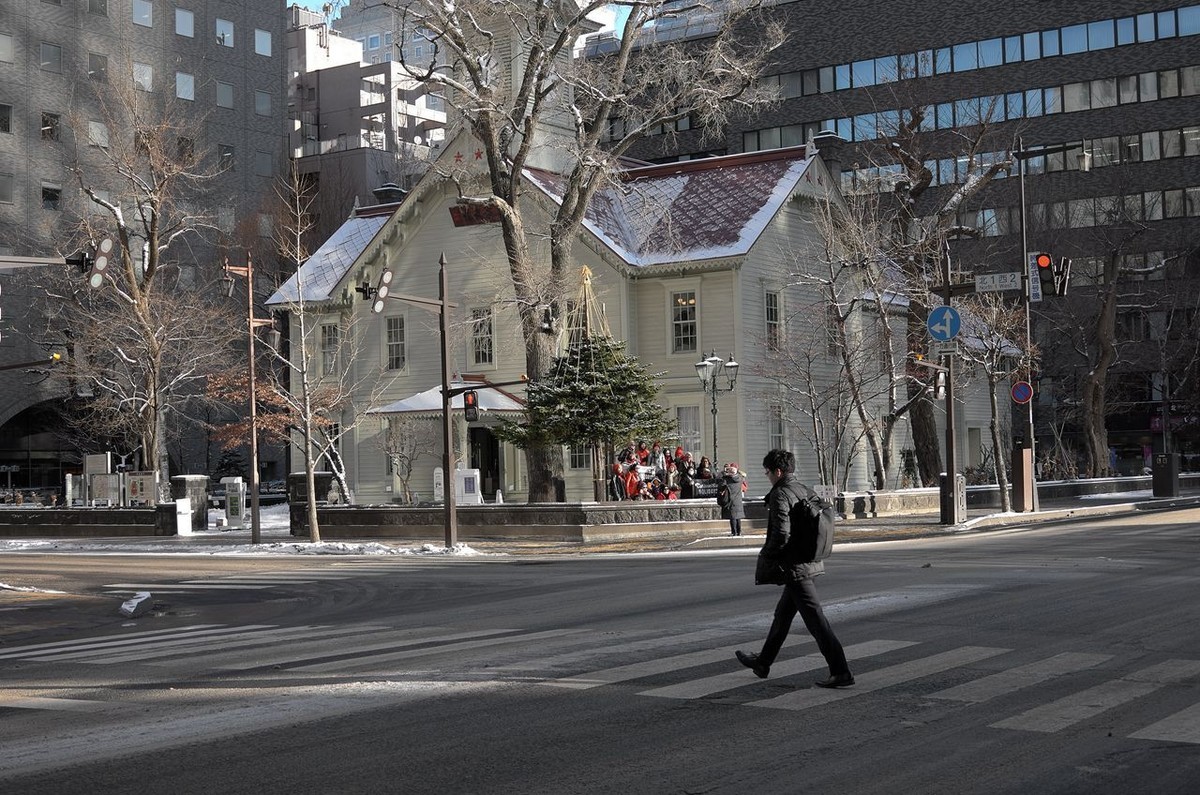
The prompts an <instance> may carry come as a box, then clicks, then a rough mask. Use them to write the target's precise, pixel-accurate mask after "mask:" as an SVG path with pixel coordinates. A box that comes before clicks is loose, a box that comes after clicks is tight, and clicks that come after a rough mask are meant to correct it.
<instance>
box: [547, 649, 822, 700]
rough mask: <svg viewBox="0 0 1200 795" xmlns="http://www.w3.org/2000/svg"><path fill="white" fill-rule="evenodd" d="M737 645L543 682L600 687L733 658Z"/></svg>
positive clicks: (576, 686) (584, 687)
mask: <svg viewBox="0 0 1200 795" xmlns="http://www.w3.org/2000/svg"><path fill="white" fill-rule="evenodd" d="M811 642H812V640H811V639H810V638H807V637H804V636H799V637H797V636H792V637H790V638H788V639H787V640H786V641H784V644H783V645H784V646H785V647H788V646H798V645H800V644H803V643H811ZM737 648H738V647H737V646H723V647H721V648H719V649H702V650H701V651H693V652H688V653H687V654H676V655H674V656H671V657H656V658H654V659H652V660H645V661H643V662H636V663H629V664H628V665H619V666H617V667H616V668H607V669H605V670H602V671H591V672H589V673H585V674H578V675H576V676H567V677H564V678H562V679H552V680H550V681H548V682H544V683H543V684H547V685H550V686H551V687H565V688H570V689H572V690H587V689H589V688H593V687H600V686H601V685H611V684H616V683H617V682H628V681H629V680H630V679H641V678H642V677H643V676H654V675H655V674H664V673H669V672H670V671H678V670H680V669H682V668H692V667H695V666H697V665H707V664H709V663H714V662H720V661H722V660H730V659H732V658H733V653H734V652H735V651H736V650H737Z"/></svg>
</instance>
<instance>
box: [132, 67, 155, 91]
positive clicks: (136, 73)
mask: <svg viewBox="0 0 1200 795" xmlns="http://www.w3.org/2000/svg"><path fill="white" fill-rule="evenodd" d="M133 85H134V87H135V88H137V89H139V90H141V91H153V90H154V67H153V66H151V65H150V64H148V63H138V62H137V61H134V62H133Z"/></svg>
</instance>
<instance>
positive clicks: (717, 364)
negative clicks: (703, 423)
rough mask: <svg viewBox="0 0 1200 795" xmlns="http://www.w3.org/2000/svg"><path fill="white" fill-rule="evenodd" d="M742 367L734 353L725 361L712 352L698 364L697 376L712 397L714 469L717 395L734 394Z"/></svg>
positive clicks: (714, 465) (714, 460)
mask: <svg viewBox="0 0 1200 795" xmlns="http://www.w3.org/2000/svg"><path fill="white" fill-rule="evenodd" d="M740 366H741V365H739V364H738V363H737V362H736V361H734V359H733V354H732V353H731V354H729V359H728V360H725V359H722V358H721V357H719V356H717V352H716V351H713V352H711V353H710V354H709V355H708V358H707V359H701V360H700V361H698V362H696V376H697V377H698V378H699V379H700V384H701V386H702V388H703V389H704V391H705V392H707V393H709V394H710V395H712V431H713V444H712V465H713V467H716V466H717V395H719V394H720V393H722V392H732V391H733V389H734V387H735V386H737V374H738V368H739V367H740ZM722 375H724V377H725V382H726V386H724V387H722V386H721V384H720V378H721V376H722Z"/></svg>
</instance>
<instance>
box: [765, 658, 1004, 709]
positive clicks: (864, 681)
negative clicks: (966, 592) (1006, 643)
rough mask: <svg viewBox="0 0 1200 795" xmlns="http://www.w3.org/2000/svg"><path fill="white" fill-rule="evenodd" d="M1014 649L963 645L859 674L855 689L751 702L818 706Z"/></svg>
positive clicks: (779, 706) (777, 706) (789, 706)
mask: <svg viewBox="0 0 1200 795" xmlns="http://www.w3.org/2000/svg"><path fill="white" fill-rule="evenodd" d="M1010 651H1012V649H997V648H992V647H990V646H963V647H962V648H958V649H951V650H950V651H946V652H942V653H941V654H934V655H933V656H931V657H922V658H921V659H918V660H911V661H909V662H906V663H900V664H899V665H893V666H890V667H888V668H880V669H879V670H876V671H868V672H867V673H865V674H860V675H858V676H857V677H856V678H857V679H858V684H857V685H856V686H855V687H854V688H853V689H824V688H817V687H814V688H810V689H807V690H797V691H795V692H792V693H785V694H783V695H782V696H776V697H775V698H768V699H765V700H763V701H751V702H750V706H752V707H769V708H771V709H791V710H800V709H808V708H809V707H816V706H819V705H821V704H828V703H830V702H833V701H841V700H843V699H847V698H854V697H855V696H859V695H862V694H864V693H873V692H875V691H876V690H882V689H884V688H885V687H891V686H893V685H898V684H902V683H904V682H910V681H912V680H914V679H920V678H922V677H925V676H929V675H930V674H936V673H941V672H942V671H948V670H950V669H951V668H957V667H959V666H961V665H969V664H971V663H974V662H979V661H980V660H986V659H987V658H989V657H995V656H996V655H998V654H1005V653H1007V652H1010Z"/></svg>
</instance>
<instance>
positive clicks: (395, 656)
mask: <svg viewBox="0 0 1200 795" xmlns="http://www.w3.org/2000/svg"><path fill="white" fill-rule="evenodd" d="M578 632H583V630H581V629H551V630H546V631H545V632H532V633H529V634H527V635H507V636H505V637H502V638H485V639H482V640H467V641H462V642H461V643H451V644H448V645H445V646H432V647H425V648H420V649H408V650H406V651H395V652H385V653H383V654H371V655H366V656H361V657H352V658H350V659H343V660H333V661H331V662H322V663H313V664H310V665H289V666H287V669H288V670H289V671H304V672H308V673H328V672H330V671H344V670H347V669H352V670H356V669H357V668H359V667H360V666H362V665H372V664H375V663H386V662H396V661H398V660H408V659H412V658H413V657H429V656H432V655H434V654H443V653H446V652H455V651H467V650H470V649H478V648H483V647H486V646H497V645H500V644H504V643H526V642H529V641H534V640H541V639H543V638H557V637H561V636H563V635H572V634H575V633H578Z"/></svg>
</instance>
